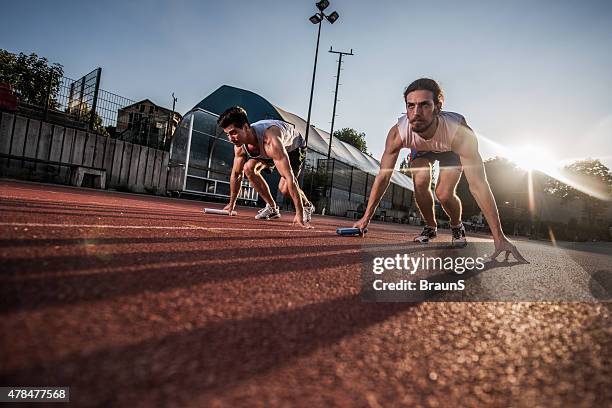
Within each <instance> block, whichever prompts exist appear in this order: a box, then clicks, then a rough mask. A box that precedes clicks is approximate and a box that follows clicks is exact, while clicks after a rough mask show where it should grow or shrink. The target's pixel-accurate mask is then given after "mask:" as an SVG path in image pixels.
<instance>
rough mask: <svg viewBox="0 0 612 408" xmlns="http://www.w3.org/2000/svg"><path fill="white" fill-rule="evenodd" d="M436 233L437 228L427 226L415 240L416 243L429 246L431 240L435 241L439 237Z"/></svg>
mask: <svg viewBox="0 0 612 408" xmlns="http://www.w3.org/2000/svg"><path fill="white" fill-rule="evenodd" d="M436 231H437V228H436V227H430V226H429V225H426V226H425V228H423V231H421V233H420V234H419V235H417V236H416V237H415V238H414V242H420V243H421V244H428V243H429V240H430V239H434V238H435V237H437V236H438V234H437V233H436Z"/></svg>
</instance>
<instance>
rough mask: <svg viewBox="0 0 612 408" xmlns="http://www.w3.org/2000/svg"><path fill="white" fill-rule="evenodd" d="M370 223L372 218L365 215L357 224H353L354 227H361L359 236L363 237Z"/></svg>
mask: <svg viewBox="0 0 612 408" xmlns="http://www.w3.org/2000/svg"><path fill="white" fill-rule="evenodd" d="M369 224H370V220H369V219H368V218H366V217H365V216H363V217H361V219H360V220H359V221H357V222H356V223H355V224H353V228H359V231H360V232H359V236H361V237H363V236H364V234H363V231H364V230H365V229H366V228H368V225H369Z"/></svg>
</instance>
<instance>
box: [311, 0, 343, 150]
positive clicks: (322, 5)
mask: <svg viewBox="0 0 612 408" xmlns="http://www.w3.org/2000/svg"><path fill="white" fill-rule="evenodd" d="M316 6H317V8H318V9H319V12H318V13H317V14H315V15H313V16H311V17H310V18H309V20H310V22H311V23H312V24H318V25H319V30H318V32H317V48H316V51H315V59H314V68H313V69H312V85H311V86H310V100H309V102H308V118H307V119H306V135H305V136H304V139H305V144H306V146H308V133H309V131H310V113H311V112H312V95H313V93H314V85H315V75H316V73H317V58H318V57H319V39H320V38H321V23H322V22H323V20H327V21H329V22H330V23H331V24H334V23H335V22H336V20H338V17H340V15H339V14H338V12H336V11H333V12H331V13H330V14H329V15H328V14H325V13H324V12H323V10H325V9H326V8H327V7H329V1H328V0H321V1H319V2H317V3H316Z"/></svg>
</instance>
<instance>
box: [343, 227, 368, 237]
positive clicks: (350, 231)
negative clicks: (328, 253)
mask: <svg viewBox="0 0 612 408" xmlns="http://www.w3.org/2000/svg"><path fill="white" fill-rule="evenodd" d="M366 232H368V229H367V228H366V229H364V230H363V233H364V234H365V233H366ZM336 234H338V235H343V236H355V235H360V234H361V230H360V229H359V228H336Z"/></svg>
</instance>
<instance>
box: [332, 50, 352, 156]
mask: <svg viewBox="0 0 612 408" xmlns="http://www.w3.org/2000/svg"><path fill="white" fill-rule="evenodd" d="M329 52H331V53H332V54H339V55H340V58H338V74H337V75H336V91H335V92H334V110H333V112H332V121H331V130H330V131H329V149H328V150H327V160H329V159H330V158H331V147H332V138H333V135H334V120H335V119H336V102H338V85H339V84H340V68H341V67H342V56H343V55H355V54H353V49H352V48H351V51H350V52H342V51H334V50H333V47H329Z"/></svg>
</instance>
